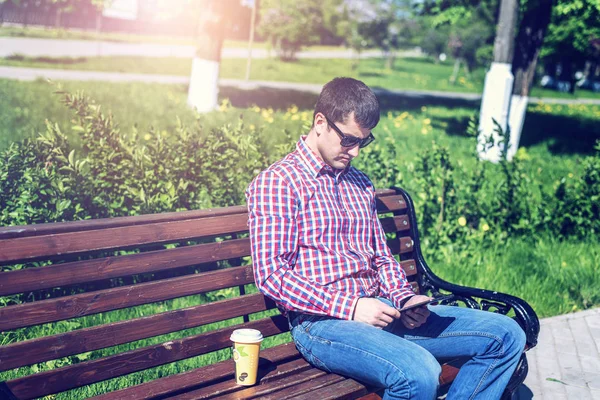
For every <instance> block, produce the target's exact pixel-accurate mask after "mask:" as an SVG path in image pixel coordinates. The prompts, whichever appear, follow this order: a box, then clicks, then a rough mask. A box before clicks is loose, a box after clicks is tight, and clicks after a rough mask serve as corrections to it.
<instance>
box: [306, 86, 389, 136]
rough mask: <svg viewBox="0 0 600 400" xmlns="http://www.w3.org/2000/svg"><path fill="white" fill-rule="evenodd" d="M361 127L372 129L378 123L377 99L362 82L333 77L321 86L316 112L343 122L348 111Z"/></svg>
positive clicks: (334, 120)
mask: <svg viewBox="0 0 600 400" xmlns="http://www.w3.org/2000/svg"><path fill="white" fill-rule="evenodd" d="M352 112H354V119H355V121H356V123H357V124H358V125H360V127H361V128H365V129H373V128H374V127H375V126H376V125H377V124H378V123H379V101H378V100H377V97H375V93H373V91H372V90H371V89H369V87H368V86H367V85H365V84H364V83H363V82H361V81H359V80H356V79H353V78H345V77H342V78H335V79H333V80H332V81H330V82H328V83H326V84H325V86H323V89H322V90H321V94H320V95H319V98H318V99H317V104H316V105H315V111H314V113H313V121H314V118H315V115H317V113H322V114H324V115H325V116H326V117H327V118H329V119H330V120H332V121H333V122H345V120H346V118H348V116H349V115H350V113H352Z"/></svg>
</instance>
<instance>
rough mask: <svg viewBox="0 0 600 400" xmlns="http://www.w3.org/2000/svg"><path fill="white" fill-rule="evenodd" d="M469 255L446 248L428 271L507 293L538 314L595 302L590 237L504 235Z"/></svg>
mask: <svg viewBox="0 0 600 400" xmlns="http://www.w3.org/2000/svg"><path fill="white" fill-rule="evenodd" d="M473 250H474V251H473V254H470V255H469V257H464V256H461V255H456V254H452V252H451V250H448V248H446V251H445V252H444V254H440V257H439V258H438V259H437V260H434V261H429V265H430V267H431V269H432V270H433V271H434V273H436V274H437V275H438V276H440V277H441V278H443V279H445V280H447V281H450V282H452V283H456V284H460V285H465V286H471V287H477V288H483V289H489V290H495V291H499V292H504V293H509V294H512V295H514V296H517V297H520V298H522V299H524V300H526V301H527V302H528V303H529V304H530V305H531V306H532V307H533V309H534V310H535V311H536V313H537V314H538V316H539V317H540V318H544V317H551V316H555V315H560V314H566V313H570V312H575V311H581V310H584V309H587V308H592V307H598V306H600V269H598V265H600V245H599V244H598V243H597V242H595V241H592V240H590V241H583V242H579V241H572V240H567V241H559V240H557V239H555V238H552V237H542V238H538V239H528V238H509V239H508V240H507V241H506V242H505V243H498V244H497V245H496V246H495V247H493V248H491V249H476V248H474V249H473Z"/></svg>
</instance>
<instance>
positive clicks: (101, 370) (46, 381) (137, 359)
mask: <svg viewBox="0 0 600 400" xmlns="http://www.w3.org/2000/svg"><path fill="white" fill-rule="evenodd" d="M236 327H239V326H231V327H227V328H222V329H218V330H215V331H211V332H208V333H203V334H199V335H194V336H188V337H186V338H183V339H179V340H172V341H169V342H166V343H161V344H158V345H154V346H147V347H143V348H141V349H136V350H131V351H128V352H126V353H120V354H116V355H113V356H108V357H104V358H100V359H97V360H92V361H86V362H82V363H79V364H74V365H69V366H66V367H61V368H57V369H53V370H51V371H44V372H40V373H37V374H35V375H30V376H26V377H23V378H18V379H14V380H12V381H10V382H9V383H8V386H9V388H10V390H11V391H12V392H13V393H14V394H15V395H16V396H17V397H27V398H31V397H41V396H45V395H48V394H51V393H57V392H62V391H65V390H69V389H73V388H76V387H79V386H83V385H90V384H92V383H96V382H100V381H104V380H107V379H110V378H114V377H115V376H122V375H126V374H130V373H133V372H137V371H142V370H145V369H148V368H152V367H156V366H159V365H164V364H167V363H171V362H173V361H179V360H184V359H186V358H190V357H195V356H198V355H201V354H206V353H209V352H213V351H216V350H221V349H224V348H227V347H230V346H231V341H230V340H229V337H230V335H231V333H232V332H233V330H234V329H235V328H236ZM245 327H247V328H251V329H258V330H260V331H261V332H262V334H263V336H265V337H268V336H273V335H277V334H279V333H283V332H285V331H286V330H287V320H286V319H285V318H284V317H283V316H281V315H277V316H274V317H271V318H265V319H261V320H258V321H251V322H248V323H246V324H245Z"/></svg>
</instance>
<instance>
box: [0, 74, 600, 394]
mask: <svg viewBox="0 0 600 400" xmlns="http://www.w3.org/2000/svg"><path fill="white" fill-rule="evenodd" d="M64 88H65V89H67V90H70V91H74V90H81V89H83V90H85V91H86V92H87V93H88V94H90V95H91V96H92V97H93V98H95V99H96V101H97V103H98V104H101V105H102V106H103V108H104V109H105V110H107V111H111V112H112V113H113V114H114V117H115V119H116V121H117V122H119V124H120V127H121V130H122V132H124V133H127V132H129V131H131V129H134V127H136V126H137V129H138V130H139V131H140V132H141V133H142V135H141V136H142V137H143V136H144V135H143V133H144V132H146V131H147V130H149V129H150V128H151V127H154V128H155V129H158V130H172V129H174V127H175V125H176V121H177V116H179V118H180V119H181V120H182V121H183V122H184V123H185V124H187V125H192V124H196V123H199V124H200V125H202V126H204V127H205V128H206V129H205V130H204V131H209V129H210V127H211V126H219V125H222V124H224V123H226V122H233V121H236V120H237V119H238V117H239V116H240V115H242V116H243V120H244V123H245V124H246V126H247V127H248V129H256V130H259V131H261V132H262V133H263V135H264V136H265V138H267V139H266V141H273V142H276V141H277V138H279V137H280V136H281V135H282V134H283V130H284V129H287V130H288V131H290V132H292V135H293V136H299V135H300V134H301V133H305V132H306V131H307V129H308V126H309V124H310V119H311V115H312V112H311V108H312V106H313V105H314V101H315V95H313V94H306V93H298V92H293V91H276V90H265V89H261V90H250V91H246V90H237V89H231V88H229V89H223V90H221V96H222V98H227V99H229V100H228V102H224V103H223V106H222V108H221V110H220V111H215V112H212V113H208V114H204V115H201V116H197V115H195V114H194V113H193V112H191V111H190V110H189V109H188V107H187V106H186V104H185V100H186V95H187V94H186V88H185V87H184V86H180V85H159V84H142V83H121V84H117V83H102V84H98V83H79V82H67V83H64ZM54 90H56V87H54V86H51V85H49V84H48V83H46V82H43V81H36V82H18V81H9V80H0V140H1V141H0V149H2V148H5V147H6V146H7V145H8V144H9V143H10V142H12V141H17V140H20V139H21V138H23V137H27V136H31V135H33V134H34V133H35V132H36V131H39V130H41V129H43V127H44V125H43V124H44V119H49V120H50V121H51V122H53V123H54V122H55V123H58V124H59V126H61V127H62V129H63V130H64V131H65V132H68V133H69V135H70V138H71V140H74V141H75V142H77V140H78V139H77V137H78V136H77V133H76V132H72V131H71V130H70V126H71V125H72V122H71V118H72V115H71V113H70V112H69V111H68V110H66V109H65V107H64V106H62V105H61V104H60V103H59V102H58V98H57V95H56V94H53V93H52V92H53V91H54ZM381 100H382V107H383V112H382V118H381V122H380V124H379V125H378V127H377V128H376V130H375V132H374V133H375V136H376V137H377V138H378V140H377V142H376V144H382V145H386V143H387V144H391V145H393V146H395V148H396V149H397V151H398V154H399V157H398V160H396V162H398V163H399V164H401V165H402V168H403V176H402V177H401V179H400V181H401V185H402V186H405V187H408V188H410V182H411V176H410V175H409V172H407V171H409V170H410V169H409V168H408V167H409V166H410V164H411V163H413V162H414V160H415V157H416V153H418V152H419V151H422V150H423V149H425V148H427V146H429V145H430V144H431V141H432V140H435V141H436V142H437V143H440V144H443V145H446V146H448V148H449V149H450V152H451V155H452V160H453V161H455V162H460V163H462V164H464V165H465V166H466V167H468V166H469V165H470V164H472V163H474V162H476V161H475V159H474V157H473V156H472V153H473V150H474V142H473V139H472V138H469V137H467V136H466V134H465V132H466V128H467V123H468V121H469V118H470V117H471V116H472V115H474V114H475V113H476V112H477V108H478V107H477V104H476V103H473V102H466V101H436V100H434V99H427V100H415V99H411V98H403V97H390V96H383V97H382V99H381ZM231 103H232V104H233V106H232V105H231ZM252 104H257V105H256V106H252ZM294 104H295V105H296V106H297V107H294V106H293V105H294ZM598 121H600V106H595V105H583V104H578V105H568V106H562V105H551V104H538V105H531V106H530V107H529V109H528V115H527V119H526V122H525V128H524V133H523V137H522V141H521V142H522V144H523V147H522V150H521V151H520V153H519V154H518V157H520V158H521V159H522V160H523V163H524V167H525V169H526V171H527V173H529V174H530V175H531V176H534V177H535V182H536V183H540V184H542V185H544V186H547V187H551V186H552V185H554V184H555V182H556V180H557V179H561V178H563V177H565V176H567V177H568V179H577V178H578V173H579V172H580V165H579V164H580V162H581V160H582V158H583V157H585V156H586V155H587V154H589V153H590V151H591V148H592V147H593V146H592V145H593V143H594V141H595V140H596V139H597V138H600V124H598ZM569 173H572V174H573V175H572V176H569ZM410 189H413V190H414V189H415V188H410ZM482 234H483V233H482ZM423 242H424V244H425V243H426V240H424V241H423ZM443 249H444V250H443V252H442V253H440V254H438V256H437V257H435V258H434V257H431V256H430V257H428V258H427V260H428V262H429V265H430V266H431V267H432V270H433V271H434V272H435V273H437V274H438V275H439V276H441V277H442V278H444V279H446V280H448V281H451V282H453V283H457V284H462V285H467V286H474V287H480V288H487V289H492V290H497V291H502V292H506V293H509V294H513V295H516V296H519V297H522V298H524V299H525V300H527V301H528V302H529V303H530V304H531V305H532V306H533V308H534V309H535V310H536V312H537V313H538V315H539V316H540V317H547V316H553V315H559V314H564V313H568V312H572V311H577V310H582V309H586V308H591V307H596V306H599V305H600V289H599V288H600V272H599V270H598V265H600V245H599V244H598V242H597V241H594V240H592V239H589V240H583V241H577V240H565V241H559V240H557V239H555V238H552V237H548V236H545V235H544V234H541V235H540V236H539V237H536V238H528V237H514V238H509V239H508V240H507V241H503V242H501V243H498V244H496V245H494V246H491V247H490V246H489V245H488V246H487V247H484V246H480V245H478V244H477V242H473V243H471V244H470V245H469V246H468V247H467V249H468V251H461V252H458V251H454V250H453V248H452V247H450V246H446V247H444V248H443ZM252 290H253V289H252V288H248V291H247V292H248V293H250V292H252ZM229 294H231V293H229ZM202 301H203V299H202V298H200V297H199V296H190V297H185V298H181V299H176V300H172V301H166V302H160V303H154V304H149V305H143V306H139V307H134V308H131V309H126V310H117V311H113V312H109V313H102V314H99V315H92V316H87V317H83V318H78V319H74V320H69V321H62V322H57V323H51V324H45V325H42V326H37V327H32V328H26V329H22V330H20V331H18V332H17V333H16V334H11V336H9V335H2V336H0V343H2V342H8V341H11V342H12V341H14V340H24V339H26V338H27V339H30V338H34V337H39V336H44V335H47V334H49V333H60V332H66V331H71V330H73V329H78V328H83V327H88V326H95V325H97V324H100V323H107V322H116V321H121V320H127V319H131V318H136V317H139V316H142V315H151V314H155V313H157V312H162V311H166V310H171V309H179V308H183V307H189V306H192V305H196V304H199V303H201V302H202ZM236 322H239V319H234V320H228V321H222V322H219V323H216V324H211V325H210V326H204V327H197V328H192V329H189V330H185V331H181V332H175V333H172V334H169V335H162V336H159V337H155V338H149V339H145V340H141V341H137V342H134V343H130V344H125V345H121V346H116V347H114V348H108V349H104V350H98V351H93V352H92V353H91V354H84V355H81V356H80V357H83V358H84V359H95V358H99V357H101V356H106V355H109V354H115V353H117V352H122V351H126V350H130V349H136V348H140V347H144V346H148V345H152V344H156V343H161V342H164V341H166V340H172V339H176V338H180V337H183V336H186V335H189V334H197V333H201V332H204V331H206V330H208V329H214V328H217V327H222V326H226V325H228V324H234V323H236ZM288 340H289V335H283V336H282V337H276V338H273V339H269V340H268V341H265V344H264V347H268V346H271V345H275V344H279V343H282V342H284V341H288ZM229 357H230V352H229V351H228V350H227V349H225V350H222V351H219V352H215V353H211V354H207V355H203V356H200V357H193V358H190V359H188V360H184V361H178V362H175V363H171V364H167V365H164V366H160V367H156V368H152V369H150V370H147V371H141V372H138V373H134V374H131V375H128V376H126V377H122V378H117V379H113V380H109V381H106V382H101V383H98V384H95V385H91V386H89V387H86V388H81V389H76V390H73V391H69V392H66V393H64V394H60V395H58V396H57V397H56V398H59V399H78V398H82V397H88V396H92V395H96V394H100V393H104V392H106V391H112V390H115V389H118V388H121V387H125V386H130V385H133V384H138V383H141V382H144V381H148V380H151V379H155V378H157V377H160V376H166V375H169V374H174V373H179V372H183V371H186V370H189V369H192V368H196V367H198V366H201V365H205V364H207V363H212V362H217V361H220V360H224V359H227V358H229ZM78 361H80V360H78V358H77V356H75V357H72V358H65V359H61V360H56V361H53V362H48V363H40V364H38V365H36V366H33V367H25V368H21V369H18V370H14V371H6V372H3V373H0V381H2V380H7V379H14V378H16V377H19V376H24V375H28V374H30V373H32V372H35V370H46V369H52V368H55V367H57V366H60V365H61V363H62V364H67V363H71V362H78Z"/></svg>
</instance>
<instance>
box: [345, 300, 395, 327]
mask: <svg viewBox="0 0 600 400" xmlns="http://www.w3.org/2000/svg"><path fill="white" fill-rule="evenodd" d="M399 317H400V312H399V311H398V310H396V309H395V308H394V307H390V306H388V305H387V304H385V303H384V302H382V301H379V300H377V299H374V298H371V297H361V298H360V299H358V302H357V303H356V308H355V309H354V316H353V317H352V319H353V320H354V321H359V322H365V323H367V324H369V325H373V326H374V327H376V328H380V329H382V328H385V327H386V326H388V324H389V323H390V322H392V321H393V320H394V319H396V318H399Z"/></svg>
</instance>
